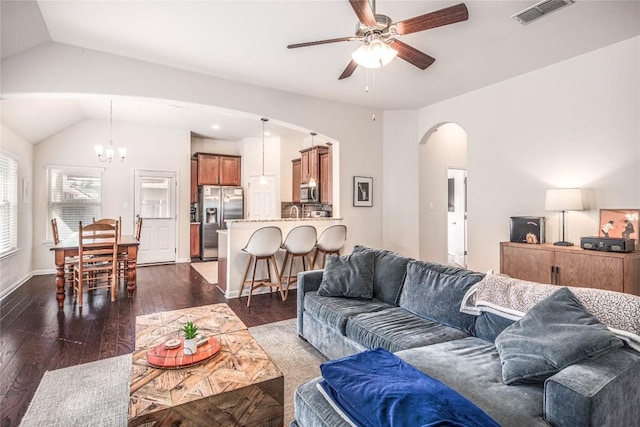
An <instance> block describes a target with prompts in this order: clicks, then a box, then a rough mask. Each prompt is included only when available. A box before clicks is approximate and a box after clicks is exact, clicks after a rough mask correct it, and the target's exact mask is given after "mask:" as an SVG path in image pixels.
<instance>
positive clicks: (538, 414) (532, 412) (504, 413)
mask: <svg viewBox="0 0 640 427" xmlns="http://www.w3.org/2000/svg"><path fill="white" fill-rule="evenodd" d="M396 355H397V356H398V357H400V358H401V359H403V360H404V361H406V362H408V363H410V364H411V365H413V366H414V367H416V368H418V369H419V370H421V371H422V372H424V373H426V374H427V375H429V376H431V377H433V378H436V379H438V380H440V381H442V382H443V383H445V384H447V385H448V386H449V387H451V388H453V389H454V390H456V391H458V393H460V394H462V395H463V396H465V397H466V398H467V399H469V400H471V401H472V402H473V403H475V404H476V405H478V406H479V407H480V408H481V409H482V410H483V411H485V412H486V413H487V414H488V415H489V416H491V417H492V418H493V419H494V420H496V421H497V422H498V423H499V424H500V425H503V426H505V427H507V426H527V427H534V426H535V427H538V426H545V427H549V425H548V424H547V423H545V421H544V420H543V413H542V408H543V397H542V396H543V386H542V384H539V383H538V384H524V385H520V386H517V387H511V386H507V385H505V384H504V383H503V382H502V377H501V368H500V357H499V355H498V351H497V350H496V347H495V346H494V345H493V344H491V343H489V342H487V341H485V340H482V339H480V338H476V337H468V338H463V339H459V340H453V341H447V342H443V343H439V344H433V345H427V346H423V347H416V348H412V349H409V350H403V351H399V352H397V353H396Z"/></svg>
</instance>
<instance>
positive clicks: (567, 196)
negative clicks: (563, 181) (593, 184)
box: [544, 188, 584, 211]
mask: <svg viewBox="0 0 640 427" xmlns="http://www.w3.org/2000/svg"><path fill="white" fill-rule="evenodd" d="M544 209H545V210H547V211H581V210H582V209H584V208H583V206H582V191H581V190H580V189H579V188H552V189H550V190H547V197H546V200H545V204H544Z"/></svg>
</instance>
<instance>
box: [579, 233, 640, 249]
mask: <svg viewBox="0 0 640 427" xmlns="http://www.w3.org/2000/svg"><path fill="white" fill-rule="evenodd" d="M635 243H636V241H635V240H633V239H623V238H621V237H611V238H607V237H598V236H593V237H581V238H580V247H581V248H582V249H592V250H596V251H607V252H633V251H635V246H636V245H635Z"/></svg>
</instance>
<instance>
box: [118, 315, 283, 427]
mask: <svg viewBox="0 0 640 427" xmlns="http://www.w3.org/2000/svg"><path fill="white" fill-rule="evenodd" d="M189 320H191V321H193V322H194V323H195V324H196V325H198V326H199V329H200V331H202V332H203V334H204V335H205V336H215V337H217V338H218V339H219V340H220V344H221V347H220V351H219V352H218V353H217V354H216V355H215V356H213V357H211V358H210V359H207V360H205V361H203V362H201V363H199V364H195V365H192V366H187V367H184V368H181V369H158V368H154V367H152V366H150V365H149V364H148V363H147V360H146V355H147V350H149V349H151V348H154V347H155V346H157V345H158V344H160V343H163V342H166V341H167V340H169V339H172V338H176V337H178V336H179V331H180V329H181V327H182V325H184V323H186V322H187V321H189ZM128 419H129V426H142V425H143V426H156V425H163V426H165V425H167V426H169V425H180V426H183V427H184V426H238V425H246V426H248V425H260V426H282V425H283V423H284V377H283V375H282V372H280V370H279V369H278V367H277V366H276V365H275V364H274V363H273V362H272V361H271V359H270V358H269V356H268V355H267V354H266V353H265V352H264V350H263V349H262V347H260V345H259V344H258V343H257V342H256V341H255V340H254V339H253V337H252V336H251V334H250V333H249V331H248V330H247V327H246V326H245V325H244V323H242V321H241V320H240V319H239V318H238V317H237V316H236V315H235V313H233V311H232V310H231V309H230V308H229V307H228V306H227V305H226V304H214V305H207V306H203V307H193V308H187V309H183V310H174V311H167V312H162V313H156V314H149V315H144V316H138V317H137V318H136V344H135V351H134V353H133V365H132V367H131V388H130V399H129V418H128Z"/></svg>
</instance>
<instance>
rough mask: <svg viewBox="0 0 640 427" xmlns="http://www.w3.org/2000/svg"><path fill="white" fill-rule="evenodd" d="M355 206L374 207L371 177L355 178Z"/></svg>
mask: <svg viewBox="0 0 640 427" xmlns="http://www.w3.org/2000/svg"><path fill="white" fill-rule="evenodd" d="M353 206H365V207H371V206H373V178H372V177H370V176H354V177H353Z"/></svg>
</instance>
